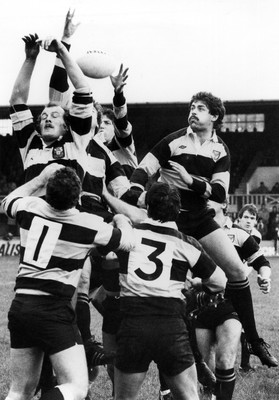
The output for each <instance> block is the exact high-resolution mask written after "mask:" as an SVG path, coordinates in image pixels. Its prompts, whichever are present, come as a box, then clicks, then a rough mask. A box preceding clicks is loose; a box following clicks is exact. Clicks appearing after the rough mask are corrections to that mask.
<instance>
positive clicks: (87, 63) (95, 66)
mask: <svg viewBox="0 0 279 400" xmlns="http://www.w3.org/2000/svg"><path fill="white" fill-rule="evenodd" d="M77 63H78V65H79V66H80V68H81V70H82V72H83V73H84V75H85V76H88V77H89V78H94V79H102V78H106V77H108V76H109V75H112V73H113V71H114V70H115V69H116V62H115V60H114V58H113V57H112V56H111V55H109V54H107V53H105V52H103V51H100V50H91V51H87V52H86V54H84V55H82V56H80V57H79V58H78V59H77Z"/></svg>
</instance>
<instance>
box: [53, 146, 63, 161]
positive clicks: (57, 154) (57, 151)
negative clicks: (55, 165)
mask: <svg viewBox="0 0 279 400" xmlns="http://www.w3.org/2000/svg"><path fill="white" fill-rule="evenodd" d="M52 157H53V158H54V160H59V159H60V158H63V157H65V151H64V146H57V147H53V150H52Z"/></svg>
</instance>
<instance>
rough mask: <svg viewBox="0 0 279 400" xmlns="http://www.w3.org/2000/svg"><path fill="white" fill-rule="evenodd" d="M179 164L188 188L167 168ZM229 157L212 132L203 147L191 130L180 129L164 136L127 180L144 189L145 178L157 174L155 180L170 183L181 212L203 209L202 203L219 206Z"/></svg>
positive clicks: (227, 171)
mask: <svg viewBox="0 0 279 400" xmlns="http://www.w3.org/2000/svg"><path fill="white" fill-rule="evenodd" d="M170 160H172V161H175V162H177V163H179V164H180V165H182V166H183V167H184V168H185V169H186V171H187V172H188V173H189V174H190V175H191V176H192V178H193V184H192V185H191V187H189V186H188V185H187V184H186V183H185V182H184V181H183V180H182V179H181V178H180V176H179V175H178V173H177V172H176V171H174V170H173V169H172V168H171V166H170V165H169V163H168V162H169V161H170ZM229 170H230V154H229V150H228V147H227V145H226V144H225V143H224V142H223V141H222V139H221V138H219V137H218V136H217V135H216V133H215V132H213V134H212V137H211V138H210V139H209V140H206V141H205V142H204V143H203V144H200V141H199V139H198V137H197V135H196V134H195V133H194V132H193V131H192V130H191V128H183V129H180V130H179V131H177V132H174V133H171V134H169V135H167V136H166V137H164V138H163V139H162V140H161V141H160V142H159V143H158V144H156V145H155V146H154V147H153V149H152V150H151V151H150V152H149V153H147V155H146V156H145V157H144V158H143V160H142V161H141V162H140V164H139V166H138V168H137V169H136V170H135V171H134V173H133V175H132V177H131V179H130V181H131V186H132V187H133V186H134V187H139V188H140V189H141V190H144V189H145V185H146V183H147V181H148V178H150V177H152V176H154V175H155V174H156V173H157V171H159V172H160V178H159V181H161V182H166V183H169V184H174V185H175V186H176V187H177V188H178V189H179V190H180V195H181V203H182V209H185V210H195V209H196V208H197V207H198V208H199V209H200V208H201V206H202V207H204V208H205V207H206V200H207V199H208V198H210V199H211V200H213V201H216V202H218V203H222V202H223V201H224V200H225V198H226V196H227V193H228V188H229V180H230V172H229Z"/></svg>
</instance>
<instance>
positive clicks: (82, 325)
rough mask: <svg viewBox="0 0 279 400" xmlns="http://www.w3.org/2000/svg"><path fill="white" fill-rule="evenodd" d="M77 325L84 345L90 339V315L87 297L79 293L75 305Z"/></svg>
mask: <svg viewBox="0 0 279 400" xmlns="http://www.w3.org/2000/svg"><path fill="white" fill-rule="evenodd" d="M76 315H77V325H78V328H79V330H80V334H81V337H82V340H83V342H84V343H85V342H86V341H87V340H88V339H90V338H91V336H92V334H91V330H90V323H91V315H90V307H89V297H88V295H86V294H84V293H79V294H78V298H77V305H76Z"/></svg>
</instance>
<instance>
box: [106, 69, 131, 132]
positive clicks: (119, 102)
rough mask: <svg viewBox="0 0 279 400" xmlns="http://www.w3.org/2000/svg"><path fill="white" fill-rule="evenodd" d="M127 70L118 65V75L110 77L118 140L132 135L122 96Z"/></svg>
mask: <svg viewBox="0 0 279 400" xmlns="http://www.w3.org/2000/svg"><path fill="white" fill-rule="evenodd" d="M128 70H129V68H125V69H124V68H123V64H121V65H120V68H119V71H118V74H117V75H115V76H112V75H111V76H110V80H111V84H112V86H113V88H114V97H113V112H114V115H115V126H116V128H117V129H116V132H115V133H116V136H117V137H119V138H126V137H128V136H129V135H131V133H132V126H131V124H130V123H129V121H128V116H127V103H126V99H125V97H124V94H123V88H124V86H125V85H126V84H127V82H126V80H127V78H128Z"/></svg>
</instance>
